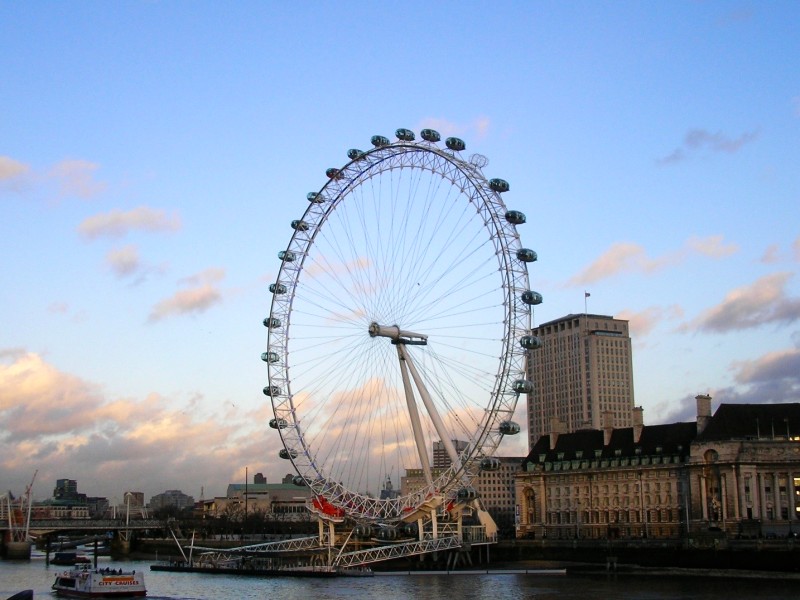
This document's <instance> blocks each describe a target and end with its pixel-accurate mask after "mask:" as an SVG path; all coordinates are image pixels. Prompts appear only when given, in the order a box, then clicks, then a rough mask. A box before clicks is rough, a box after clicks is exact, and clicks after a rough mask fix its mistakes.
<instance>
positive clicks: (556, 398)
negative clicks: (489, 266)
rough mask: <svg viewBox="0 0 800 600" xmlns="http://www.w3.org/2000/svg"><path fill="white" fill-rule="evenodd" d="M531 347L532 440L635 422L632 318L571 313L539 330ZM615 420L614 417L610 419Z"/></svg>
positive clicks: (529, 440)
mask: <svg viewBox="0 0 800 600" xmlns="http://www.w3.org/2000/svg"><path fill="white" fill-rule="evenodd" d="M532 333H533V335H535V336H537V337H539V338H540V339H541V341H542V346H541V348H538V349H536V350H531V351H529V357H528V358H529V360H528V378H529V379H530V380H531V381H533V391H532V392H531V393H530V394H528V444H529V447H530V448H533V446H534V445H535V444H536V441H537V440H538V439H539V437H540V436H542V435H547V434H549V433H550V432H551V431H558V432H559V433H569V432H573V431H576V430H578V429H602V428H603V427H606V426H611V427H616V428H622V427H632V426H633V409H634V403H633V354H632V350H631V338H630V335H629V334H628V321H625V320H622V319H615V318H613V317H610V316H606V315H593V314H577V315H567V316H566V317H562V318H560V319H556V320H555V321H550V322H549V323H543V324H541V325H539V326H538V327H536V328H535V329H533V331H532ZM609 419H610V421H611V422H608V420H609Z"/></svg>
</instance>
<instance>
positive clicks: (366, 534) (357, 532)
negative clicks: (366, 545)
mask: <svg viewBox="0 0 800 600" xmlns="http://www.w3.org/2000/svg"><path fill="white" fill-rule="evenodd" d="M353 535H354V536H356V537H357V538H361V539H362V540H363V539H368V538H371V537H372V527H370V526H369V525H366V524H361V525H356V526H355V527H353Z"/></svg>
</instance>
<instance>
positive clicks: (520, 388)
mask: <svg viewBox="0 0 800 600" xmlns="http://www.w3.org/2000/svg"><path fill="white" fill-rule="evenodd" d="M511 387H512V388H513V390H514V391H515V392H517V393H518V394H530V393H531V392H532V391H533V382H532V381H528V380H527V379H517V380H516V381H515V382H514V384H513V385H512V386H511Z"/></svg>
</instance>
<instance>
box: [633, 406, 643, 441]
mask: <svg viewBox="0 0 800 600" xmlns="http://www.w3.org/2000/svg"><path fill="white" fill-rule="evenodd" d="M642 429H644V409H643V408H642V407H641V406H636V407H634V409H633V443H634V444H638V443H639V439H640V438H641V437H642Z"/></svg>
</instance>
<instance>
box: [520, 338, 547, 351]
mask: <svg viewBox="0 0 800 600" xmlns="http://www.w3.org/2000/svg"><path fill="white" fill-rule="evenodd" d="M519 345H520V346H522V347H523V348H525V350H538V349H539V348H541V347H542V338H540V337H539V336H536V335H523V336H522V337H521V338H520V339H519Z"/></svg>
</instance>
